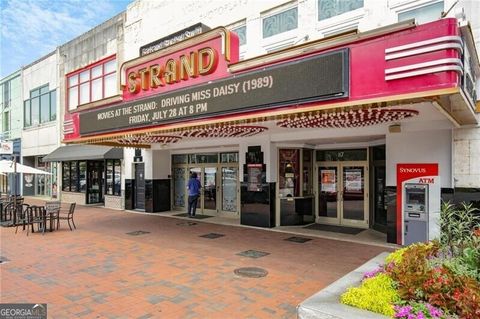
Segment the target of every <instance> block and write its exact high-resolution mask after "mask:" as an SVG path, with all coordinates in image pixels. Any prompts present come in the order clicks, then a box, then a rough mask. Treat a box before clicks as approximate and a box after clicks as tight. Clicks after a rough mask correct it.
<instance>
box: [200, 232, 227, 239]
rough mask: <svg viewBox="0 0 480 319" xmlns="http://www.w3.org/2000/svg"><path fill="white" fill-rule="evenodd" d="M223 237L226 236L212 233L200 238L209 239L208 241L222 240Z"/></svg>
mask: <svg viewBox="0 0 480 319" xmlns="http://www.w3.org/2000/svg"><path fill="white" fill-rule="evenodd" d="M223 236H225V235H224V234H217V233H210V234H205V235H201V236H199V237H203V238H208V239H215V238H220V237H223Z"/></svg>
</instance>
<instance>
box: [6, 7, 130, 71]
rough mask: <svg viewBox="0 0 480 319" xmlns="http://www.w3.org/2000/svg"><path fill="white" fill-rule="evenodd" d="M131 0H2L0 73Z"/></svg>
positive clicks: (28, 60)
mask: <svg viewBox="0 0 480 319" xmlns="http://www.w3.org/2000/svg"><path fill="white" fill-rule="evenodd" d="M130 1H131V0H116V1H114V0H81V1H80V0H2V4H1V7H0V9H1V13H0V14H1V16H0V20H1V43H0V46H1V48H0V50H1V53H0V54H1V64H0V69H1V70H0V73H1V76H2V77H3V76H6V75H8V74H10V73H11V72H14V71H16V70H18V69H19V68H20V67H21V66H22V65H27V64H29V63H31V62H33V61H35V60H36V59H38V58H40V57H42V56H43V55H46V54H48V53H50V52H51V51H53V50H55V48H56V47H57V46H59V45H61V44H63V43H66V42H68V41H70V40H71V39H73V38H75V37H76V36H79V35H80V34H82V33H84V32H86V31H88V30H90V29H91V28H93V27H95V26H96V25H98V24H100V23H102V22H104V21H106V20H108V19H109V18H111V17H113V16H114V15H115V14H117V13H119V12H121V11H122V10H125V9H126V5H127V4H128V2H130Z"/></svg>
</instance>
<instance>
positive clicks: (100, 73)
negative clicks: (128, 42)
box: [67, 57, 118, 110]
mask: <svg viewBox="0 0 480 319" xmlns="http://www.w3.org/2000/svg"><path fill="white" fill-rule="evenodd" d="M117 93H118V92H117V61H116V59H115V57H113V58H111V59H110V60H107V61H103V62H101V63H96V64H93V65H91V66H89V67H87V68H86V69H82V70H81V71H76V72H75V73H73V74H71V75H68V76H67V94H68V99H67V101H68V109H69V110H74V109H76V108H77V107H78V106H79V105H81V104H86V103H90V102H94V101H98V100H101V99H105V98H108V97H111V96H114V95H116V94H117Z"/></svg>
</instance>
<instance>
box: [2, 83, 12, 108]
mask: <svg viewBox="0 0 480 319" xmlns="http://www.w3.org/2000/svg"><path fill="white" fill-rule="evenodd" d="M10 86H11V81H7V82H5V83H3V85H2V99H1V100H0V103H2V104H3V105H2V110H3V109H5V108H7V107H9V106H10V100H11V96H10Z"/></svg>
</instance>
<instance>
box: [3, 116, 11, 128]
mask: <svg viewBox="0 0 480 319" xmlns="http://www.w3.org/2000/svg"><path fill="white" fill-rule="evenodd" d="M3 131H4V132H8V131H10V112H8V111H7V112H4V113H3Z"/></svg>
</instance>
